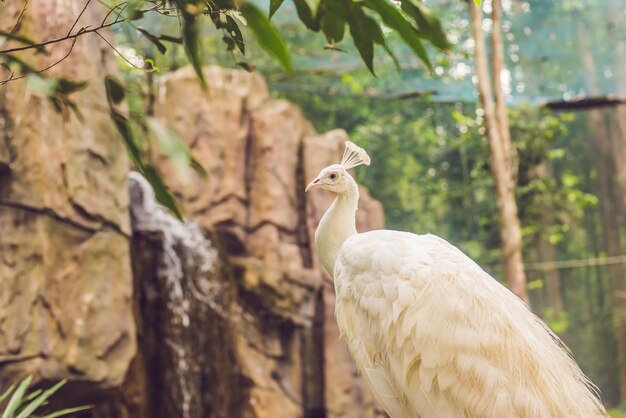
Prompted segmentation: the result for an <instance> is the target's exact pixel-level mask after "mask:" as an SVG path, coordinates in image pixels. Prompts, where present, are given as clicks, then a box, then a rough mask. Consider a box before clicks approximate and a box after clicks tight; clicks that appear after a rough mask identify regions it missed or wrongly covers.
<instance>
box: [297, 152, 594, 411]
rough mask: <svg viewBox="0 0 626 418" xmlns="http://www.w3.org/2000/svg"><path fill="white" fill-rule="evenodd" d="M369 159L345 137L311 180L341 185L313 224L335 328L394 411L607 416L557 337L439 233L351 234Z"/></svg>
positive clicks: (329, 187) (328, 186) (330, 186)
mask: <svg viewBox="0 0 626 418" xmlns="http://www.w3.org/2000/svg"><path fill="white" fill-rule="evenodd" d="M359 164H368V165H369V157H367V154H366V153H365V151H364V150H362V149H361V148H359V147H357V146H356V145H354V144H352V143H350V142H348V143H347V147H346V153H344V158H343V159H342V163H341V164H335V165H332V166H330V167H327V168H325V169H323V170H322V171H321V173H320V175H319V176H318V177H317V178H316V179H314V180H313V181H312V182H311V183H309V185H308V186H307V191H308V190H310V189H311V188H313V187H317V186H321V187H322V188H324V189H326V190H330V191H332V192H334V193H336V194H337V198H336V199H335V201H334V202H333V204H332V206H331V207H330V208H329V209H328V211H327V212H326V213H325V214H324V217H323V218H322V220H321V221H320V225H319V226H318V229H317V230H316V233H315V238H316V243H317V248H318V252H319V255H320V258H321V260H322V263H323V265H324V267H325V268H326V270H327V271H328V272H329V273H331V274H332V276H333V278H334V282H335V290H336V294H337V305H336V311H335V314H336V319H337V323H338V325H339V329H340V331H341V334H342V338H343V339H344V340H345V342H346V343H347V345H348V348H349V350H350V352H351V354H352V356H353V358H354V360H355V362H356V364H357V367H358V368H359V371H360V372H361V374H362V375H363V377H364V378H365V379H366V381H367V383H368V384H369V386H370V388H371V389H372V392H373V393H374V396H375V397H376V398H377V400H378V401H379V402H380V404H381V405H382V406H383V407H384V408H385V410H386V411H387V413H388V414H389V415H390V416H391V417H392V418H415V417H421V418H457V417H459V418H462V417H476V418H478V417H494V418H501V417H523V418H547V417H553V418H560V417H563V418H566V417H567V418H570V417H571V418H574V417H580V418H592V417H603V416H606V412H605V410H604V408H603V407H602V405H601V403H600V402H599V400H598V398H597V397H596V394H595V393H594V387H593V385H592V384H591V383H590V382H589V381H588V380H587V378H586V377H585V376H584V375H583V373H582V372H581V370H580V369H579V367H578V366H577V365H576V363H575V362H574V360H573V359H572V358H571V357H570V356H569V355H568V354H567V353H566V351H565V350H566V349H565V347H564V345H563V343H562V342H561V341H560V340H559V339H558V337H557V336H556V335H554V334H553V333H552V332H551V331H550V330H549V329H548V328H547V326H546V325H545V324H544V323H543V322H542V321H541V320H540V319H539V318H538V317H536V316H535V315H533V314H532V313H531V312H530V310H529V309H528V308H527V307H526V305H525V304H524V303H522V302H521V301H520V300H519V299H518V298H517V297H516V296H515V295H513V294H512V293H511V292H510V291H509V290H507V289H506V288H505V287H503V286H502V285H500V284H499V283H498V282H497V281H496V280H494V279H493V278H492V277H491V276H489V274H487V273H486V272H485V271H483V270H482V269H481V268H480V267H479V266H478V265H477V264H476V263H474V262H473V261H472V260H471V259H470V258H469V257H467V256H466V255H465V254H463V253H462V252H461V251H460V250H458V249H457V248H456V247H454V246H452V245H451V244H449V243H448V242H447V241H445V240H443V239H441V238H439V237H436V236H434V235H415V234H411V233H407V232H399V231H388V230H382V231H371V232H366V233H362V234H357V232H356V228H355V215H356V210H357V203H358V187H357V185H356V183H355V181H354V179H353V178H352V177H351V176H350V175H349V174H348V172H347V171H346V170H347V168H350V167H354V166H356V165H359Z"/></svg>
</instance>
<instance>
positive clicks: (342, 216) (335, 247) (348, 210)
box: [315, 178, 359, 277]
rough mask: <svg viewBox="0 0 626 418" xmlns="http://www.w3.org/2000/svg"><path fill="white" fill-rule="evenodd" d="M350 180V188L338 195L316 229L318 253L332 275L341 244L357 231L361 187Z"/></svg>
mask: <svg viewBox="0 0 626 418" xmlns="http://www.w3.org/2000/svg"><path fill="white" fill-rule="evenodd" d="M350 180H351V181H350V186H349V188H348V190H347V191H346V192H344V193H340V194H338V195H337V197H336V198H335V201H334V202H333V204H332V205H331V206H330V208H328V210H327V211H326V213H325V214H324V216H323V217H322V220H321V221H320V224H319V226H318V227H317V230H316V231H315V243H316V244H317V251H318V254H319V255H320V258H321V260H322V265H323V266H324V268H325V269H326V271H327V272H328V274H330V275H331V276H333V273H334V266H335V262H336V261H337V256H338V255H339V250H341V246H342V245H343V243H344V242H345V241H346V240H347V239H348V238H349V237H351V236H352V235H356V233H357V232H356V211H357V206H358V203H359V189H358V186H357V185H356V182H354V180H353V179H352V178H350ZM333 277H334V276H333Z"/></svg>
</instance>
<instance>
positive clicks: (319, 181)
mask: <svg viewBox="0 0 626 418" xmlns="http://www.w3.org/2000/svg"><path fill="white" fill-rule="evenodd" d="M321 184H322V179H321V178H319V177H316V178H314V179H313V181H312V182H310V183H309V184H307V185H306V188H305V189H304V192H305V193H306V192H308V191H309V190H311V189H312V188H314V187H317V186H319V185H321Z"/></svg>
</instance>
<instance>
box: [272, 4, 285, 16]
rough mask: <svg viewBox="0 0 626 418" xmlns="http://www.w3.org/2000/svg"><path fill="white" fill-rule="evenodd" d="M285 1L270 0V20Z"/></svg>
mask: <svg viewBox="0 0 626 418" xmlns="http://www.w3.org/2000/svg"><path fill="white" fill-rule="evenodd" d="M284 1H285V0H270V19H271V18H272V16H274V13H276V11H277V10H278V8H279V7H280V6H281V5H282V4H283V2H284Z"/></svg>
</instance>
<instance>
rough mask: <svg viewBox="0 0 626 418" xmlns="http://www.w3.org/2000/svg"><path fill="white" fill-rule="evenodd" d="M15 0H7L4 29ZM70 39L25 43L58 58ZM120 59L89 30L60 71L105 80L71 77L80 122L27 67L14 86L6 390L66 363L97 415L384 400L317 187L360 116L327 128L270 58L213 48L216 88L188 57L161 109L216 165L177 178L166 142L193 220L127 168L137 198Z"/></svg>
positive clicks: (6, 129)
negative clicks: (323, 232) (47, 45)
mask: <svg viewBox="0 0 626 418" xmlns="http://www.w3.org/2000/svg"><path fill="white" fill-rule="evenodd" d="M19 6H21V4H20V3H19V2H8V3H7V5H6V6H4V8H3V11H2V12H3V15H2V16H0V27H1V28H2V29H3V30H10V29H11V28H7V24H9V23H11V22H15V19H16V17H17V14H19V11H20V10H21V8H20V7H19ZM82 6H83V4H82V3H79V2H68V1H62V0H31V2H30V7H29V11H28V14H27V16H26V18H25V20H24V21H23V22H22V24H21V25H20V27H19V28H18V30H19V31H20V33H22V34H24V35H26V36H30V35H29V34H30V33H31V32H30V31H34V30H35V28H37V36H36V38H41V39H48V38H52V37H58V36H59V35H60V34H64V33H65V32H64V31H66V30H67V28H68V27H70V26H71V24H72V23H73V20H74V18H75V17H76V16H78V13H80V10H81V8H82ZM101 11H102V9H100V8H99V6H98V5H96V4H95V3H94V5H93V7H89V8H87V9H86V12H85V14H84V16H83V17H82V18H81V22H80V23H79V25H77V27H80V26H86V25H89V24H93V23H94V22H99V20H101V19H102V17H103V15H102V13H100V12H101ZM34 37H35V36H34ZM59 46H60V45H59ZM64 52H67V51H66V50H64V49H63V48H56V47H55V48H53V49H51V54H50V55H49V56H43V55H42V56H34V55H33V56H30V57H28V58H29V60H31V61H29V62H32V63H34V64H36V65H38V66H41V67H44V66H45V65H46V64H47V63H51V62H54V61H53V60H55V59H57V60H58V59H59V58H61V57H62V56H63V54H64ZM113 64H114V60H113V58H112V56H111V51H110V49H108V48H107V47H106V46H105V45H104V44H103V43H102V42H100V41H99V40H98V38H97V37H95V36H93V37H92V36H85V37H81V38H80V40H79V41H78V42H77V43H76V45H75V46H74V50H73V52H72V54H71V55H70V56H69V58H67V59H66V60H64V61H62V62H61V63H60V64H59V65H57V66H55V67H54V68H53V69H52V70H51V74H52V75H62V76H66V77H68V78H72V79H89V80H90V81H91V83H90V84H89V86H88V88H87V89H86V90H85V91H82V92H79V93H76V94H75V95H73V99H74V100H75V101H76V102H77V104H78V105H79V107H80V108H81V111H82V115H83V121H82V122H81V121H80V120H79V119H77V118H76V116H75V115H74V114H72V113H57V112H56V111H55V110H54V109H53V108H52V107H51V106H50V104H49V102H48V101H47V100H46V99H45V98H41V97H39V96H37V95H35V94H33V93H31V92H29V90H28V89H27V85H26V83H25V82H24V81H23V80H22V81H17V82H11V83H9V84H7V85H6V86H3V87H2V88H1V89H0V389H1V388H2V387H6V386H7V384H8V382H10V381H13V380H15V379H17V378H19V377H21V376H23V375H25V374H27V373H34V374H35V376H36V378H37V381H39V382H41V381H56V380H59V379H61V378H67V379H68V380H69V381H70V383H71V384H70V388H68V390H65V392H63V395H60V396H58V397H57V399H56V402H57V403H58V404H59V405H60V406H67V405H70V404H71V405H75V404H77V403H87V402H89V403H94V404H95V405H96V406H95V408H94V409H93V410H91V411H89V412H86V413H84V414H83V416H85V417H94V418H95V417H98V418H109V417H110V418H113V417H140V418H160V417H184V418H187V417H189V418H199V417H228V418H230V417H246V418H247V417H250V418H263V417H286V418H289V417H337V418H339V417H370V416H373V415H374V414H375V410H374V406H373V402H372V399H371V396H370V395H369V393H368V392H367V390H366V389H365V388H364V386H363V383H362V382H361V380H360V379H359V378H358V376H357V374H356V370H355V368H354V366H353V364H352V361H351V360H350V357H349V355H348V353H347V350H346V349H345V347H344V346H343V343H341V342H340V341H339V335H338V331H337V329H336V327H335V321H334V318H333V312H334V296H333V285H332V281H331V280H330V278H329V277H328V276H327V275H325V274H324V273H322V270H321V267H320V264H319V261H318V260H317V257H316V255H315V251H314V245H313V239H312V237H313V231H314V228H315V226H316V225H317V222H318V221H319V219H320V218H321V215H322V214H323V212H324V210H325V209H326V207H327V206H328V205H329V204H330V201H331V198H332V197H331V196H330V195H325V194H323V193H320V192H316V193H314V194H311V195H305V194H304V185H305V184H306V181H307V180H310V179H311V178H313V177H314V176H315V175H316V174H317V173H318V171H319V170H320V169H321V168H323V167H324V166H326V165H329V164H331V163H335V162H337V161H338V159H339V158H340V155H341V153H342V151H343V142H344V141H345V140H346V139H347V138H346V134H345V133H344V132H342V131H332V132H328V133H326V134H323V135H318V134H317V133H316V132H315V131H314V129H313V127H312V126H311V124H310V122H309V121H307V119H306V118H305V117H304V116H303V115H302V113H301V111H300V110H299V109H298V108H297V107H295V106H293V105H291V104H290V103H288V102H285V101H282V100H274V99H272V98H271V97H270V95H269V93H268V90H267V87H266V85H265V83H264V81H263V80H262V78H261V77H260V76H258V75H254V74H249V73H246V72H243V71H235V70H224V69H219V68H215V67H210V68H207V69H206V78H207V80H208V82H209V83H208V84H209V89H208V91H206V92H205V91H202V90H201V88H200V86H199V83H198V82H197V79H196V77H195V75H194V74H193V73H192V72H191V71H190V70H188V69H183V70H180V71H178V72H176V73H173V74H170V75H168V76H167V77H165V78H163V79H162V80H160V81H159V84H158V91H157V93H156V96H155V97H156V101H155V112H156V117H158V118H160V119H161V120H162V121H164V122H165V123H167V124H168V125H170V126H172V127H173V128H175V129H176V130H178V132H179V133H180V134H181V137H182V138H184V139H185V140H186V141H187V145H188V147H189V148H190V150H191V152H192V153H193V155H194V157H195V158H196V159H197V160H198V161H200V163H201V164H202V165H203V166H204V167H205V168H206V169H207V171H208V175H207V176H206V177H201V176H197V175H195V174H192V178H191V180H190V181H189V182H187V183H185V184H181V183H180V182H179V180H178V177H177V175H176V174H177V173H176V172H174V170H173V169H172V168H171V167H170V166H169V165H168V162H167V161H166V160H161V161H160V166H161V168H162V170H163V172H164V173H166V178H167V181H168V183H169V184H170V186H171V187H172V189H173V190H175V191H176V193H177V194H178V197H179V199H180V201H181V203H182V206H183V209H184V212H185V213H186V214H187V215H188V217H189V219H190V221H192V222H191V223H180V222H178V221H176V220H174V219H173V218H172V217H171V216H169V215H168V214H167V213H165V212H164V211H163V210H162V209H160V208H159V207H158V206H156V204H155V203H154V199H153V196H152V192H151V190H150V188H149V186H148V185H147V183H146V182H145V180H144V179H143V178H142V177H141V176H139V175H137V174H132V173H131V174H130V176H129V178H128V186H129V187H130V197H131V201H132V202H131V205H130V206H129V193H128V191H127V178H126V177H127V174H128V161H127V158H126V151H125V149H124V146H123V142H122V140H121V138H119V137H118V135H117V133H116V132H115V129H114V127H113V125H112V124H111V121H110V120H109V118H108V114H107V113H106V112H102V111H101V109H102V108H103V106H105V104H106V95H105V91H104V87H103V84H102V83H100V82H98V81H99V80H102V79H103V78H104V76H105V75H106V74H109V73H115V69H114V65H113ZM157 158H158V157H157ZM360 207H361V210H360V211H359V214H358V219H357V221H358V227H359V229H360V230H366V229H372V228H377V227H381V226H382V224H383V218H382V208H381V206H380V204H379V203H378V202H376V201H374V200H373V199H371V198H370V197H369V195H368V194H367V192H366V191H365V190H362V198H361V204H360ZM129 220H132V221H131V222H129ZM131 268H132V270H131Z"/></svg>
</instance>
